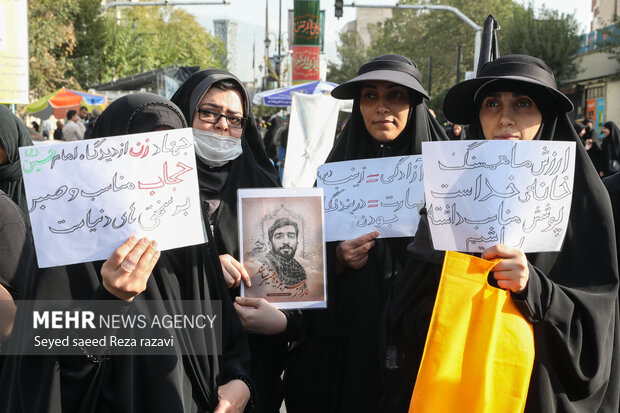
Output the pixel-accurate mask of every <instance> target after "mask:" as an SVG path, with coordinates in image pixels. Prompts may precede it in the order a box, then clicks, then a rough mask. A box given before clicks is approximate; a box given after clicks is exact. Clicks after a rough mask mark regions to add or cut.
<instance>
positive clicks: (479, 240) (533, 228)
mask: <svg viewBox="0 0 620 413" xmlns="http://www.w3.org/2000/svg"><path fill="white" fill-rule="evenodd" d="M422 154H423V159H424V177H425V179H424V190H425V194H426V206H427V211H428V221H429V224H430V228H431V235H432V238H433V245H434V247H435V249H438V250H451V251H464V252H482V251H484V250H485V249H486V248H488V247H491V246H493V245H496V244H505V245H508V246H512V247H518V248H521V249H523V250H524V251H525V252H540V251H559V250H560V247H561V246H562V241H563V239H564V235H565V234H566V227H567V225H568V217H569V215H570V207H571V200H572V194H573V180H574V174H575V142H554V141H452V142H424V143H422Z"/></svg>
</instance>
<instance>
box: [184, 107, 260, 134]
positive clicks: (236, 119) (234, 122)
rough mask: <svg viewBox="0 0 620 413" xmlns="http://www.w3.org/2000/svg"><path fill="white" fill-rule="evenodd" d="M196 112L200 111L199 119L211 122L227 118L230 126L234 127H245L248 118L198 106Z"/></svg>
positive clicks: (214, 122)
mask: <svg viewBox="0 0 620 413" xmlns="http://www.w3.org/2000/svg"><path fill="white" fill-rule="evenodd" d="M196 112H198V119H200V120H201V121H203V122H207V123H211V124H216V123H218V122H219V121H220V119H222V118H226V123H228V126H229V127H230V128H232V129H243V127H244V126H245V122H246V121H247V120H248V119H247V118H244V117H243V116H236V115H225V114H223V113H219V112H215V111H213V110H211V109H200V108H196Z"/></svg>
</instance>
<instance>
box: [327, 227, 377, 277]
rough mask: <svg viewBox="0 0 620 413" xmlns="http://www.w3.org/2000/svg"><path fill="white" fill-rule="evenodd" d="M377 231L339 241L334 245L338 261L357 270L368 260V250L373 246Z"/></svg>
mask: <svg viewBox="0 0 620 413" xmlns="http://www.w3.org/2000/svg"><path fill="white" fill-rule="evenodd" d="M379 235H381V234H379V231H373V232H370V233H368V234H365V235H362V236H361V237H357V238H354V239H351V240H347V241H343V242H339V243H338V246H337V247H336V257H337V258H338V261H340V262H341V263H342V264H344V265H345V266H347V267H349V268H353V269H354V270H359V269H360V268H362V267H363V266H364V265H365V264H366V263H367V262H368V252H369V251H370V250H371V249H372V247H374V246H375V238H378V237H379Z"/></svg>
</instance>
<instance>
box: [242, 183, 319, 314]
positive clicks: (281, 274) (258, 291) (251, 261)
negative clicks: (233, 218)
mask: <svg viewBox="0 0 620 413" xmlns="http://www.w3.org/2000/svg"><path fill="white" fill-rule="evenodd" d="M238 202H239V208H238V211H239V246H240V255H241V262H242V264H243V266H244V267H245V269H246V270H247V272H248V274H249V275H250V281H251V283H252V286H251V287H247V286H245V285H244V284H243V283H241V296H243V297H258V298H264V299H265V300H267V301H269V302H270V303H272V304H273V305H274V306H276V307H277V308H279V309H293V308H302V309H303V308H325V307H326V306H327V284H326V281H325V235H324V231H323V189H322V188H308V189H298V188H290V189H289V188H286V189H285V188H261V189H239V191H238Z"/></svg>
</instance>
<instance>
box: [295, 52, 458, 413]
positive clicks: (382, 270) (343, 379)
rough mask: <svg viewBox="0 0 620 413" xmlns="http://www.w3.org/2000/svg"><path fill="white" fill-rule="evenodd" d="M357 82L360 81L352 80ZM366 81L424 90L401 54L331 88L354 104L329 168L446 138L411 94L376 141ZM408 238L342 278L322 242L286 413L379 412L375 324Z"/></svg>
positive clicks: (380, 248) (331, 248) (385, 242)
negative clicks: (399, 122) (387, 133)
mask: <svg viewBox="0 0 620 413" xmlns="http://www.w3.org/2000/svg"><path fill="white" fill-rule="evenodd" d="M369 66H370V67H369ZM401 68H402V71H401V70H400V69H401ZM415 73H417V76H418V77H417V78H416V77H414V74H415ZM360 76H364V79H363V80H361V81H359V82H358V81H355V80H356V79H359V77H360ZM418 78H419V80H418ZM364 80H385V81H391V82H398V84H400V85H403V86H406V87H407V83H409V82H417V83H418V85H417V86H416V88H419V89H422V85H421V84H419V83H420V81H421V77H420V76H419V72H418V71H417V69H416V67H415V65H414V64H413V62H411V60H409V59H407V58H405V57H403V56H398V55H386V56H380V57H378V58H376V59H373V60H372V61H371V62H369V63H367V64H365V65H363V66H362V67H361V68H360V75H359V76H358V77H357V78H355V79H353V80H351V81H349V82H347V83H345V84H344V85H343V86H345V85H346V87H345V89H344V94H340V93H339V92H338V91H337V89H334V91H336V93H335V94H334V93H333V95H334V96H336V97H340V96H342V97H343V98H347V97H349V94H350V93H352V94H353V95H354V97H355V98H354V103H353V111H352V114H351V118H350V120H349V121H348V122H347V125H346V126H345V128H344V129H343V131H342V133H341V134H340V136H339V138H338V140H337V142H336V144H335V146H334V148H333V149H332V151H331V153H330V154H329V156H328V157H327V161H326V162H327V163H329V162H337V161H346V160H354V159H367V158H381V157H387V156H402V155H415V154H420V153H421V152H422V142H424V141H431V140H446V139H447V137H446V135H445V132H444V130H443V128H442V127H441V125H439V123H438V122H437V121H436V120H435V118H434V117H433V116H431V115H430V113H429V111H428V109H427V107H426V105H425V104H424V102H423V96H424V95H423V94H422V93H421V92H419V91H418V90H417V89H416V90H414V89H412V88H409V91H410V94H409V96H410V102H411V107H410V110H409V118H408V121H407V124H406V125H405V128H404V130H403V131H402V132H401V134H400V135H399V136H398V137H397V138H396V139H395V140H393V141H392V142H390V143H388V144H381V143H379V142H377V141H376V140H375V139H374V138H373V137H372V136H371V135H370V133H369V132H368V130H367V129H366V126H365V124H364V119H363V117H362V113H361V111H360V91H361V89H360V88H361V85H362V84H363V81H364ZM341 87H342V86H341ZM340 90H342V89H340ZM422 90H423V89H422ZM424 93H425V92H424ZM410 240H411V238H393V239H377V240H376V244H375V246H374V247H373V248H372V249H371V250H370V252H369V258H368V262H367V263H366V264H365V265H364V266H363V267H362V268H361V269H359V270H353V269H347V270H345V271H344V273H342V274H338V273H337V272H336V269H335V267H336V260H337V258H336V253H335V249H336V245H337V243H336V242H331V243H328V244H327V248H326V249H327V274H328V275H327V284H328V287H327V300H328V302H327V309H326V310H321V311H306V312H304V319H305V321H306V322H307V325H308V333H307V335H308V337H307V338H306V340H305V341H303V342H301V343H297V344H296V348H295V350H293V352H292V354H291V357H290V360H289V364H288V367H287V379H286V381H287V406H290V407H291V410H292V411H302V412H305V411H326V412H328V411H329V412H340V411H377V408H378V401H379V396H380V388H381V378H380V362H379V318H380V315H381V312H382V310H383V306H384V304H385V299H386V294H387V290H388V286H389V284H390V280H391V278H392V277H393V276H394V275H395V274H396V273H397V272H398V270H399V269H400V267H401V263H402V264H404V262H405V261H406V258H405V253H406V251H405V247H406V245H407V243H408V242H410ZM306 392H309V393H310V394H313V395H314V396H313V402H310V401H309V400H308V399H307V397H305V396H304V395H305V394H307V393H306Z"/></svg>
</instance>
